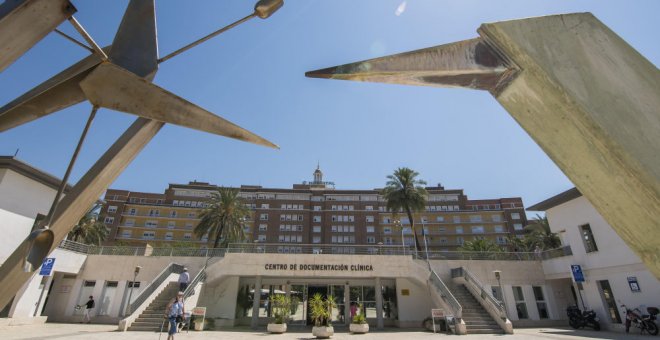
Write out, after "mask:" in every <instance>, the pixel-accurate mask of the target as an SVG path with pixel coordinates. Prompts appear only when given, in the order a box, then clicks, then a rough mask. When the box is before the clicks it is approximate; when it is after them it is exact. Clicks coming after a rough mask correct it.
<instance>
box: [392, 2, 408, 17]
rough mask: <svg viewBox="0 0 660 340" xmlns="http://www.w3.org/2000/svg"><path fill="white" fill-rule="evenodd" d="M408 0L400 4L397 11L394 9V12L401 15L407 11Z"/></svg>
mask: <svg viewBox="0 0 660 340" xmlns="http://www.w3.org/2000/svg"><path fill="white" fill-rule="evenodd" d="M406 2H407V1H404V2H402V3H401V4H400V5H399V7H397V8H396V11H394V14H395V15H396V16H400V15H401V14H403V12H405V11H406Z"/></svg>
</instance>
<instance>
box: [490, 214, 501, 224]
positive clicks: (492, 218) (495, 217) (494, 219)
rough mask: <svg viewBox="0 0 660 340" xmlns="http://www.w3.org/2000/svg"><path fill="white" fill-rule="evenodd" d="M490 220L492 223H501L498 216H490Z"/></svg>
mask: <svg viewBox="0 0 660 340" xmlns="http://www.w3.org/2000/svg"><path fill="white" fill-rule="evenodd" d="M490 219H491V220H493V222H501V221H502V216H500V215H491V216H490Z"/></svg>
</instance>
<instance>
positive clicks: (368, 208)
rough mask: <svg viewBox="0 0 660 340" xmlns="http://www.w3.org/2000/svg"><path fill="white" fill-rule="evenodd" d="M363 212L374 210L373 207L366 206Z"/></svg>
mask: <svg viewBox="0 0 660 340" xmlns="http://www.w3.org/2000/svg"><path fill="white" fill-rule="evenodd" d="M364 210H368V211H371V210H374V206H373V205H367V206H366V207H364Z"/></svg>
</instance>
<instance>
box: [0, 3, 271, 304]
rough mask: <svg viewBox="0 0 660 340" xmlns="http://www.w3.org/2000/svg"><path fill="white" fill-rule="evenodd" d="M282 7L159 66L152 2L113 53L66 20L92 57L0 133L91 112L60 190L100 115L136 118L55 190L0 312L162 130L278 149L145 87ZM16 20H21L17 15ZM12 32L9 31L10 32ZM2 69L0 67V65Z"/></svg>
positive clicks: (0, 293)
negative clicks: (85, 105)
mask: <svg viewBox="0 0 660 340" xmlns="http://www.w3.org/2000/svg"><path fill="white" fill-rule="evenodd" d="M27 1H28V2H30V3H31V4H34V3H42V4H43V1H42V0H27ZM58 1H61V0H58ZM53 2H55V0H53ZM282 5H283V1H282V0H259V2H257V4H256V5H255V8H254V12H253V13H252V14H250V15H248V16H246V17H245V18H243V19H240V20H238V21H236V22H235V23H232V24H230V25H228V26H225V27H224V28H222V29H220V30H217V31H215V32H213V33H211V34H209V35H207V36H206V37H204V38H202V39H199V40H197V41H195V42H193V43H191V44H189V45H186V46H185V47H183V48H181V49H179V50H177V51H175V52H172V53H170V54H169V55H167V56H165V57H162V58H160V59H159V58H158V48H157V45H158V42H157V40H156V19H155V4H154V0H131V2H130V3H129V5H128V8H127V9H126V12H125V14H124V17H123V19H122V22H121V24H120V26H119V30H118V31H117V34H116V35H115V39H114V41H113V43H112V45H110V46H107V47H105V48H103V49H102V48H100V47H99V46H98V45H97V44H96V43H95V42H94V40H93V39H92V38H91V37H90V36H89V34H87V32H85V30H84V28H83V27H82V26H81V25H80V24H79V23H78V22H77V21H76V19H75V18H74V17H73V16H72V15H69V17H68V20H69V21H70V22H71V24H72V25H73V26H74V27H75V28H76V30H77V31H78V32H79V33H80V34H81V35H82V36H83V37H84V38H85V40H86V41H87V43H88V44H89V45H90V46H86V45H85V44H83V43H80V42H78V41H76V40H75V39H74V38H71V37H69V36H66V35H65V36H66V37H67V38H68V39H69V40H73V41H74V42H76V43H77V44H79V45H81V46H83V47H84V48H86V49H88V50H90V51H92V54H91V55H90V56H88V57H86V58H84V59H82V60H81V61H79V62H78V63H76V64H74V65H73V66H71V67H69V68H68V69H66V70H64V71H62V72H61V73H59V74H58V75H56V76H54V77H52V78H51V79H49V80H47V81H45V82H44V83H42V84H41V85H39V86H37V87H35V88H34V89H32V90H30V91H29V92H27V93H25V94H24V95H22V96H21V97H19V98H17V99H15V100H14V101H12V102H11V103H9V104H7V105H5V106H4V107H2V108H0V132H1V131H5V130H8V129H11V128H13V127H16V126H19V125H21V124H25V123H27V122H30V121H32V120H35V119H38V118H41V117H43V116H46V115H48V114H51V113H53V112H56V111H58V110H61V109H63V108H66V107H69V106H71V105H74V104H77V103H80V102H82V101H84V100H89V101H90V102H91V103H92V105H93V109H92V112H91V114H90V116H89V119H88V121H87V124H86V126H85V129H84V130H83V132H82V135H81V138H80V141H79V143H78V146H77V147H76V150H75V151H74V153H73V156H72V158H71V162H70V163H69V167H68V168H67V171H66V173H65V175H64V178H63V181H62V183H66V182H67V181H68V176H69V174H70V172H71V168H72V167H73V165H74V163H75V159H76V155H77V153H78V151H79V150H80V146H81V145H82V143H83V141H84V139H85V135H86V133H87V131H88V128H89V125H90V124H91V122H92V120H93V118H94V115H95V114H96V111H97V110H98V108H99V107H105V108H109V109H113V110H118V111H122V112H127V113H131V114H135V115H137V116H139V117H138V119H136V120H135V122H134V123H133V124H131V126H130V127H129V128H128V129H127V130H126V131H125V132H124V133H123V134H122V135H121V136H120V137H119V138H118V139H117V141H115V143H114V144H113V145H112V146H111V147H110V148H109V149H108V150H107V151H106V152H105V153H104V154H103V155H102V156H101V157H100V158H99V159H98V160H97V162H96V163H95V164H94V165H93V166H92V167H91V168H90V169H89V170H88V171H87V172H86V173H85V174H84V175H83V176H82V177H81V178H80V180H78V182H77V183H76V184H75V185H74V186H73V187H72V188H71V190H70V191H69V192H68V193H67V195H66V196H64V198H62V200H61V201H60V200H59V198H60V195H61V193H62V191H63V189H64V186H63V185H62V186H60V189H59V190H58V193H57V194H56V196H55V198H54V203H53V205H52V207H51V209H50V212H49V213H48V215H47V216H46V218H45V219H44V222H43V223H41V224H38V225H37V228H36V229H37V230H34V231H33V232H32V233H31V234H30V235H29V236H28V237H27V238H26V239H25V240H23V242H22V243H21V244H20V245H19V246H18V247H17V248H16V249H15V250H14V252H13V253H12V254H11V255H10V256H9V257H8V258H7V259H6V260H5V262H4V263H3V264H2V265H1V266H0V287H2V290H0V306H1V307H0V308H2V307H4V306H5V305H6V304H7V303H8V302H9V300H11V298H12V297H14V296H16V294H17V293H18V291H19V290H20V288H21V287H22V286H23V285H24V284H25V283H26V282H27V281H28V280H30V279H31V277H32V276H33V271H34V270H35V269H36V268H37V267H39V265H40V264H41V263H42V260H43V258H44V257H45V256H46V255H47V254H48V253H50V252H51V251H52V250H53V249H54V248H55V247H57V246H58V244H59V243H60V241H61V240H63V239H64V238H65V236H66V235H67V233H68V232H69V231H70V230H71V227H72V226H73V225H74V224H75V223H76V221H78V220H79V219H80V218H81V217H82V216H83V215H84V214H85V213H86V211H87V209H88V208H89V207H90V206H91V205H92V204H93V203H94V202H95V201H96V200H97V199H98V197H99V196H101V195H102V194H103V192H104V191H105V190H106V189H107V188H108V186H109V185H110V184H111V183H112V182H113V181H114V180H115V179H116V178H117V177H118V176H119V174H121V172H122V171H123V170H124V169H125V168H126V167H127V166H128V164H130V162H131V161H132V160H133V159H134V158H135V157H136V156H137V154H138V153H139V152H140V150H142V148H144V146H146V145H147V144H148V143H149V141H150V140H151V139H152V138H153V137H154V136H155V135H156V134H157V133H158V131H159V130H160V129H161V128H162V127H163V125H164V124H165V123H173V124H177V125H181V126H187V127H190V128H193V129H197V130H201V131H206V132H211V133H214V134H218V135H222V136H227V137H231V138H235V139H239V140H243V141H247V142H251V143H255V144H259V145H264V146H268V147H274V148H277V146H276V145H275V144H273V143H271V142H269V141H267V140H265V139H263V138H261V137H259V136H257V135H255V134H254V133H252V132H250V131H247V130H245V129H243V128H241V127H239V126H237V125H235V124H233V123H231V122H229V121H227V120H225V119H223V118H221V117H218V116H216V115H214V114H212V113H211V112H209V111H206V110H204V109H203V108H201V107H199V106H197V105H195V104H192V103H190V102H188V101H186V100H185V99H183V98H181V97H178V96H176V95H175V94H173V93H171V92H168V91H166V90H164V89H162V88H160V87H158V86H156V85H154V84H152V83H151V81H152V79H153V78H154V76H155V74H156V71H158V64H159V63H161V62H163V61H165V60H168V59H169V58H172V57H174V56H176V55H178V54H180V53H182V52H183V51H186V50H188V49H190V48H192V47H194V46H196V45H198V44H199V43H202V42H204V41H206V40H208V39H210V38H212V37H214V36H216V35H218V34H220V33H222V32H224V31H226V30H228V29H230V28H232V27H235V26H237V25H238V24H240V23H242V22H245V21H247V20H249V19H250V18H253V17H260V18H262V19H265V18H267V17H269V16H270V15H271V14H272V13H274V12H275V11H276V10H277V9H279V8H280V7H281V6H282ZM11 14H12V15H11V16H9V15H5V14H3V12H2V11H1V10H0V27H3V26H2V25H3V24H4V23H3V22H2V20H4V19H5V18H7V17H15V16H14V14H16V12H12V13H11ZM17 17H18V18H24V16H21V15H18V16H17ZM65 18H66V17H65ZM58 20H59V19H58ZM60 22H61V21H60ZM48 25H51V26H52V25H53V21H49V23H48ZM45 26H47V25H44V27H45ZM10 27H12V29H15V27H13V26H10ZM51 29H53V28H51ZM58 33H60V34H63V33H61V32H58ZM41 34H42V33H39V34H30V35H28V37H29V39H27V38H26V40H30V39H31V40H30V41H32V44H33V43H36V41H38V40H34V39H37V38H38V37H39V35H41ZM0 38H2V32H0ZM39 39H40V38H39ZM28 45H29V44H28ZM25 46H26V45H25V44H23V45H21V44H15V45H13V46H12V48H14V47H20V48H18V49H15V50H16V51H18V50H21V49H25V50H27V49H26V48H25ZM0 48H2V46H0ZM28 48H29V47H28ZM19 55H20V54H19ZM8 60H9V61H11V60H10V59H8ZM0 62H2V59H1V58H0ZM0 66H2V64H0Z"/></svg>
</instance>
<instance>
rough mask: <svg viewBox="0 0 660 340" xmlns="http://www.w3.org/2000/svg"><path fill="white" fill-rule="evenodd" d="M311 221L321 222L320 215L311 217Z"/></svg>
mask: <svg viewBox="0 0 660 340" xmlns="http://www.w3.org/2000/svg"><path fill="white" fill-rule="evenodd" d="M312 222H321V216H314V217H312Z"/></svg>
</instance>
